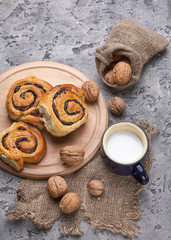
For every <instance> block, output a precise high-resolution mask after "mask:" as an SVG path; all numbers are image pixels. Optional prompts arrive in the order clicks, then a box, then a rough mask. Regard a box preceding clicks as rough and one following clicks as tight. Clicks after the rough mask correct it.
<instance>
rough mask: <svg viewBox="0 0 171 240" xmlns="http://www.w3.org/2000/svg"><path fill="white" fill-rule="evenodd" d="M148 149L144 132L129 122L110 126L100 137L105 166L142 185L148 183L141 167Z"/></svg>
mask: <svg viewBox="0 0 171 240" xmlns="http://www.w3.org/2000/svg"><path fill="white" fill-rule="evenodd" d="M148 147H149V142H148V138H147V135H146V133H145V132H144V130H143V129H141V128H140V127H139V126H137V125H136V124H133V123H130V122H119V123H115V124H112V125H111V126H109V127H108V128H107V129H106V130H105V132H104V133H103V136H102V149H103V151H104V154H105V158H103V160H104V162H105V164H106V165H107V166H108V167H109V168H110V169H111V171H112V172H113V173H115V174H119V175H124V176H127V175H132V176H133V177H134V178H135V179H136V180H137V181H138V182H139V183H141V184H143V185H145V184H147V183H148V182H149V178H148V175H147V173H146V171H145V169H144V167H143V165H144V162H145V159H146V156H147V152H148Z"/></svg>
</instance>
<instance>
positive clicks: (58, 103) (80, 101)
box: [38, 84, 88, 137]
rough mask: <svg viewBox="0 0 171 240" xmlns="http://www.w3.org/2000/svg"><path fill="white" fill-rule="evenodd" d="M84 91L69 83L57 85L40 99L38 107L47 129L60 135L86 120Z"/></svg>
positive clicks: (72, 129) (55, 134) (56, 135)
mask: <svg viewBox="0 0 171 240" xmlns="http://www.w3.org/2000/svg"><path fill="white" fill-rule="evenodd" d="M84 100H85V93H84V91H83V90H82V89H81V88H78V87H76V86H74V85H71V84H63V85H58V86H56V87H54V88H52V89H51V90H50V91H49V92H47V93H46V94H45V95H44V96H43V98H42V99H41V101H40V103H39V105H38V109H39V111H40V113H41V114H42V118H41V119H42V120H43V122H44V125H45V127H46V129H47V131H48V132H49V133H50V134H52V135H53V136H55V137H62V136H65V135H67V134H68V133H70V132H72V131H74V130H75V129H77V128H78V127H80V126H81V125H82V124H84V123H85V122H86V121H87V118H88V109H87V106H86V103H85V101H84Z"/></svg>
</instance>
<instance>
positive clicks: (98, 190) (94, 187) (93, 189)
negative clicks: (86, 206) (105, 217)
mask: <svg viewBox="0 0 171 240" xmlns="http://www.w3.org/2000/svg"><path fill="white" fill-rule="evenodd" d="M103 189H104V185H103V183H102V182H101V181H99V180H91V181H90V182H89V184H88V191H89V193H90V194H91V195H93V196H99V195H101V194H102V192H103Z"/></svg>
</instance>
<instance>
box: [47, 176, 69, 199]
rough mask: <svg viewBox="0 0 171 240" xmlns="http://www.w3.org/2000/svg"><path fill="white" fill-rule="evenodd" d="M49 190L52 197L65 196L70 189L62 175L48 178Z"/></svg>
mask: <svg viewBox="0 0 171 240" xmlns="http://www.w3.org/2000/svg"><path fill="white" fill-rule="evenodd" d="M47 187H48V191H49V194H50V196H51V197H53V198H58V197H61V196H63V195H64V194H65V193H66V192H67V189H68V186H67V183H66V182H65V180H64V179H63V178H62V177H60V176H52V177H50V178H49V179H48V183H47Z"/></svg>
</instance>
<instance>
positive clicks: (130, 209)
mask: <svg viewBox="0 0 171 240" xmlns="http://www.w3.org/2000/svg"><path fill="white" fill-rule="evenodd" d="M136 123H137V124H138V125H139V126H141V127H142V128H143V129H144V130H145V131H146V133H147V135H148V138H149V142H150V147H149V152H148V155H147V160H146V163H145V169H146V170H147V172H148V173H149V168H150V165H151V162H152V157H151V155H150V152H151V136H152V135H154V134H156V133H157V132H158V131H159V130H158V129H156V128H154V127H153V126H152V125H151V124H149V123H148V122H147V121H137V122H136ZM64 178H65V180H66V182H67V184H68V189H69V191H71V192H77V193H78V194H79V195H80V197H81V206H80V208H79V209H78V210H77V211H76V212H74V213H72V214H68V215H67V214H62V213H61V212H60V210H59V201H60V199H58V200H55V199H53V198H51V197H50V196H49V194H48V190H47V181H46V180H24V181H23V182H22V183H21V185H20V186H19V188H18V190H17V197H16V206H15V208H14V209H13V210H12V211H11V212H9V213H8V214H6V217H7V218H11V219H18V218H23V219H30V220H32V221H33V222H34V223H35V224H36V225H37V226H38V227H39V228H49V227H51V226H52V224H53V223H54V222H55V221H56V220H60V231H61V234H71V235H81V234H82V233H83V231H82V230H81V229H80V228H79V223H80V221H81V220H82V219H83V220H85V221H87V222H90V223H91V224H92V225H93V226H94V227H95V228H99V229H108V230H110V231H112V232H115V233H122V234H123V235H124V236H128V237H133V236H137V235H138V232H139V231H138V222H137V220H138V219H139V218H140V217H141V210H140V200H139V194H140V192H141V191H142V190H143V188H144V187H143V186H142V185H140V184H139V183H137V182H136V180H135V179H134V178H133V177H131V176H126V177H125V176H118V175H115V174H113V173H111V172H110V170H108V169H107V168H106V167H105V165H104V164H103V162H102V159H101V156H100V151H99V152H98V153H97V154H96V156H95V157H94V159H93V160H92V161H91V162H89V163H88V164H87V165H86V166H85V167H83V168H82V169H80V170H79V171H77V172H75V173H72V174H70V175H68V176H65V177H64ZM92 179H99V180H101V181H102V182H103V183H104V186H105V191H104V193H103V194H102V195H101V196H100V197H98V198H97V197H93V196H91V195H90V194H89V192H88V191H87V183H88V182H89V181H90V180H92ZM135 220H136V221H135Z"/></svg>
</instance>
